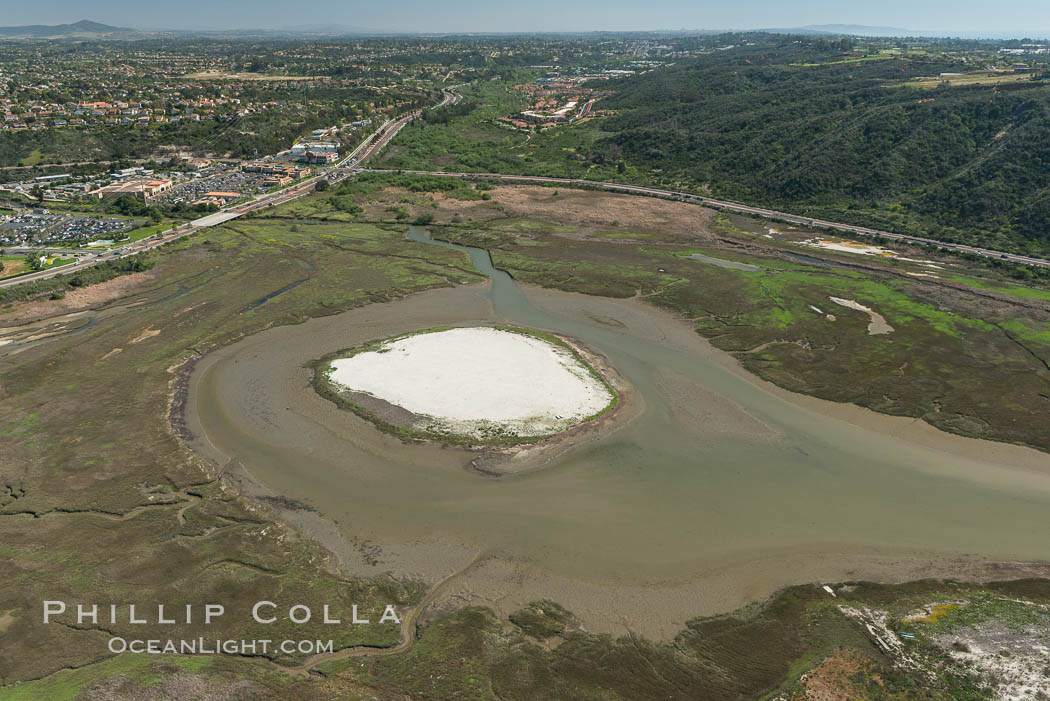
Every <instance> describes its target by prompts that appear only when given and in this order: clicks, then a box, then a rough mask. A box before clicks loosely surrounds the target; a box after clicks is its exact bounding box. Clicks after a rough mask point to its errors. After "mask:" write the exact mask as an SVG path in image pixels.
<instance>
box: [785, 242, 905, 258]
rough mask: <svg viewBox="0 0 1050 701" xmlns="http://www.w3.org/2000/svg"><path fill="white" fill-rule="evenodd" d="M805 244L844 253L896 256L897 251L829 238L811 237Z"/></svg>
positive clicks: (885, 256)
mask: <svg viewBox="0 0 1050 701" xmlns="http://www.w3.org/2000/svg"><path fill="white" fill-rule="evenodd" d="M802 244H803V245H805V246H811V247H812V248H823V249H825V250H828V251H841V252H843V253H857V254H860V255H862V256H883V257H884V258H896V257H897V252H896V251H892V250H890V249H888V248H883V247H882V246H873V245H871V244H866V243H857V242H855V241H831V240H828V239H810V240H809V241H803V242H802Z"/></svg>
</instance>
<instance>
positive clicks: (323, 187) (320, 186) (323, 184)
mask: <svg viewBox="0 0 1050 701" xmlns="http://www.w3.org/2000/svg"><path fill="white" fill-rule="evenodd" d="M331 188H332V184H331V183H329V182H328V181H327V180H323V179H322V180H318V181H317V184H316V185H314V192H326V191H328V190H330V189H331Z"/></svg>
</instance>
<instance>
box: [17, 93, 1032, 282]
mask: <svg viewBox="0 0 1050 701" xmlns="http://www.w3.org/2000/svg"><path fill="white" fill-rule="evenodd" d="M460 99H461V96H460V95H459V94H458V93H457V92H456V87H455V86H454V87H451V88H445V89H444V90H443V91H442V100H441V102H440V103H438V105H437V107H443V106H445V105H448V104H456V103H458V102H459V101H460ZM419 115H420V111H419V110H416V111H414V112H410V113H409V114H406V115H404V116H403V117H400V118H399V119H397V120H396V121H393V122H390V121H388V122H386V123H384V124H383V125H382V126H381V127H379V128H378V129H377V130H376V131H375V132H373V133H372V134H370V135H369V136H368V138H366V139H365V140H364V141H362V142H361V144H360V145H358V147H357V148H355V149H354V151H353V152H351V153H350V154H348V155H347V156H346V157H345V158H343V159H342V160H341V161H339V162H338V163H336V164H335V165H333V166H332V167H331V168H330V169H328V170H327V171H326V172H324V173H321V174H319V175H315V176H312V177H310V178H307V179H306V180H302V181H299V182H297V183H294V184H292V185H290V186H288V187H286V188H284V189H282V190H278V191H276V192H272V193H268V194H265V195H260V196H258V197H256V198H255V199H254V200H252V201H251V202H246V203H242V204H239V205H236V206H233V207H229V208H227V209H223V210H220V211H218V212H215V213H214V214H209V215H207V216H204V217H201V218H199V219H195V220H193V221H191V222H189V223H188V224H182V225H180V226H178V227H175V228H174V229H169V230H167V231H163V232H160V233H157V234H154V235H152V236H150V237H148V238H145V239H142V240H141V241H136V242H135V243H130V244H127V245H125V246H121V247H118V248H116V249H112V250H109V251H102V252H98V253H94V254H88V255H83V253H82V250H83V249H81V250H80V251H78V253H80V256H79V257H78V259H77V261H76V263H71V264H69V265H64V266H61V267H58V268H50V269H48V270H41V271H39V272H36V273H30V274H28V275H20V276H18V277H15V278H10V279H8V280H0V288H2V287H11V286H13V285H19V284H22V283H24V282H32V281H34V280H44V279H47V278H51V277H55V276H56V275H65V274H68V273H71V272H75V271H76V270H78V269H81V268H86V267H89V266H91V265H95V264H96V263H99V262H101V261H104V260H114V259H117V258H126V257H128V256H133V255H137V254H139V253H142V252H144V251H148V250H150V249H152V248H156V247H158V246H163V245H164V244H166V243H170V242H171V241H174V240H176V239H179V238H181V237H183V236H188V235H190V234H193V233H196V232H197V231H200V230H201V229H206V228H208V227H212V226H217V225H219V224H223V223H225V222H228V221H230V220H232V219H236V218H237V217H240V216H243V215H244V214H246V213H248V212H253V211H257V210H260V209H266V208H269V207H275V206H277V205H280V204H285V203H287V202H291V201H292V200H295V199H298V198H300V197H303V196H304V195H307V194H309V193H310V192H313V190H314V186H315V185H316V183H317V182H318V181H319V180H321V179H326V180H328V181H329V182H331V183H338V182H340V181H342V180H344V179H345V178H348V177H350V176H351V175H353V174H354V173H358V172H373V173H391V172H395V171H391V170H378V169H364V168H361V165H362V164H363V163H364V162H365V161H367V160H368V159H369V158H371V157H372V156H374V155H375V154H377V153H378V152H380V151H381V150H382V149H383V148H384V147H385V146H386V145H387V144H388V143H390V141H391V140H392V139H393V138H394V137H395V136H397V134H398V132H400V131H401V129H402V128H404V126H405V125H406V124H408V123H409V122H410V121H412V120H413V119H415V118H416V117H418V116H419ZM397 172H401V173H409V174H413V175H436V176H441V177H449V178H464V179H469V180H485V179H497V178H498V179H500V180H503V181H509V182H535V183H554V184H564V185H567V186H572V187H585V188H591V189H597V190H604V191H607V192H619V193H625V194H632V195H641V196H646V197H660V198H663V199H669V200H675V201H678V202H687V203H691V204H698V205H703V206H706V207H714V208H717V209H723V210H726V211H730V212H738V213H740V214H750V215H754V216H759V217H765V218H768V219H775V220H777V221H783V222H788V223H792V224H798V225H801V226H809V227H820V228H825V229H831V230H834V231H839V232H842V233H846V234H855V235H859V236H876V237H881V238H884V239H887V240H891V241H901V242H904V243H917V244H925V245H932V246H939V247H941V248H944V249H948V250H951V251H956V252H961V253H972V254H975V255H978V256H983V257H985V258H995V259H999V260H1005V261H1009V262H1012V263H1021V264H1024V265H1036V266H1041V267H1050V261H1048V260H1044V259H1042V258H1034V257H1031V256H1024V255H1019V254H1016V253H1006V252H1003V251H995V250H991V249H987V248H979V247H976V246H968V245H966V244H961V243H946V242H944V241H937V240H935V239H928V238H923V237H920V236H911V235H908V234H898V233H894V232H891V231H882V230H879V229H871V228H868V227H863V226H856V225H853V224H843V223H840V222H829V221H824V220H823V219H813V218H811V217H804V216H799V215H797V214H791V213H789V212H778V211H776V210H772V209H764V208H762V207H752V206H750V205H745V204H740V203H738V202H728V201H725V200H716V199H714V198H711V197H703V196H701V195H694V194H691V193H687V192H678V191H675V190H664V189H660V188H654V187H644V186H641V185H626V184H621V183H607V182H601V181H597V180H584V179H581V178H554V177H546V176H541V175H505V174H499V173H448V172H444V171H432V170H402V171H397ZM20 250H21V249H20ZM38 250H40V251H45V250H47V249H38ZM70 253H72V251H70Z"/></svg>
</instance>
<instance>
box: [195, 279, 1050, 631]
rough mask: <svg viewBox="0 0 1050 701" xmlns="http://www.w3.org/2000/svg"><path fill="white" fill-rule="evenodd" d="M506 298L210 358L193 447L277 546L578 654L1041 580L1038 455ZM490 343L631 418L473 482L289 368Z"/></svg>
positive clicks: (583, 309) (203, 367)
mask: <svg viewBox="0 0 1050 701" xmlns="http://www.w3.org/2000/svg"><path fill="white" fill-rule="evenodd" d="M504 278H505V276H504ZM504 278H500V277H497V278H496V279H495V280H494V282H493V283H488V284H484V285H470V286H461V287H458V288H455V289H441V290H434V291H431V292H426V293H422V294H418V295H414V296H411V297H408V298H406V299H403V300H400V301H397V302H393V303H389V304H377V305H369V306H366V307H363V308H360V309H355V310H352V311H349V312H345V313H342V314H337V315H333V316H328V317H322V318H317V319H312V320H310V321H307V322H305V323H303V324H300V325H297V326H288V327H278V328H273V329H269V330H266V331H263V332H261V333H259V334H256V335H254V336H251V337H248V338H246V339H244V340H242V341H239V342H237V343H235V344H233V345H231V346H228V347H226V348H223V349H221V350H218V351H216V352H214V353H213V354H210V355H209V356H206V357H205V358H204V359H203V360H202V361H201V362H200V363H199V364H198V365H197V367H196V369H195V371H194V375H193V378H192V381H191V393H190V401H189V403H188V409H187V411H188V416H187V420H188V425H189V428H190V430H191V431H192V432H193V434H194V436H195V438H194V439H193V447H194V448H195V449H196V450H198V451H199V452H200V453H201V454H202V455H205V456H206V457H208V458H209V459H211V460H212V461H214V462H215V463H216V464H219V465H222V464H227V463H229V462H230V461H231V460H232V461H235V462H234V463H233V464H235V465H238V466H241V467H243V468H244V471H245V472H246V473H247V474H248V475H250V477H251V479H252V480H254V481H256V482H258V483H259V485H257V488H258V489H265V490H267V491H269V492H270V493H274V494H279V495H282V496H287V497H290V498H292V499H296V500H299V501H302V502H305V503H306V504H309V505H311V506H312V507H314V508H315V509H317V513H316V514H313V513H301V514H300V515H299V516H298V517H297V518H298V520H297V521H296V525H298V526H299V527H300V528H301V529H303V530H304V531H306V532H307V533H310V534H312V535H314V536H315V537H317V538H318V539H319V540H321V541H322V542H324V543H325V544H326V545H327V546H328V547H329V548H330V549H331V550H332V551H333V552H335V553H336V556H337V558H338V559H339V561H340V564H341V565H342V566H343V567H344V568H346V569H347V570H349V571H351V572H353V573H355V574H380V573H387V572H388V573H391V574H393V575H395V576H399V577H409V578H419V579H422V580H424V581H427V582H428V583H435V582H437V581H439V580H441V579H443V578H445V577H446V576H448V575H450V574H451V573H454V572H457V571H462V574H461V575H460V576H458V577H457V578H456V580H455V586H450V587H448V588H447V591H446V596H448V597H454V600H455V601H457V602H462V601H464V600H466V601H471V600H473V601H477V602H485V603H487V604H488V605H491V606H495V607H496V608H497V609H501V610H513V608H515V607H516V606H518V605H520V604H521V603H523V602H526V601H531V600H535V599H538V598H551V599H554V600H556V601H559V602H560V603H563V604H564V605H565V606H566V607H568V608H570V609H571V610H573V611H574V613H576V614H577V615H578V616H579V617H580V619H581V620H582V621H583V622H584V624H585V625H586V626H587V627H588V628H590V629H591V630H598V631H609V632H618V633H622V632H623V630H624V628H623V626H624V625H627V626H629V627H630V628H631V630H634V631H636V632H639V633H642V634H644V635H647V636H651V637H654V638H666V637H669V636H671V635H673V634H675V633H676V632H677V631H678V630H680V626H681V624H682V623H683V622H684V621H686V620H688V619H689V618H691V617H693V616H696V615H700V614H711V613H717V612H721V611H727V610H730V609H732V608H735V607H736V606H739V605H741V604H743V603H746V602H747V601H751V600H754V599H756V598H761V597H764V596H766V595H768V594H770V593H771V592H773V591H775V590H776V589H778V588H780V587H782V586H785V585H789V584H793V583H799V582H806V581H820V580H843V579H860V578H866V579H877V580H882V581H903V580H906V579H914V578H916V577H924V576H954V577H967V576H973V577H975V578H987V577H994V576H1010V575H1013V576H1018V575H1023V574H1030V573H1038V572H1042V571H1043V570H1044V568H1043V566H1042V565H1041V564H1040V561H1044V560H1046V559H1047V558H1048V557H1050V546H1048V545H1047V543H1050V524H1048V523H1047V522H1046V519H1045V513H1046V509H1047V508H1048V507H1050V459H1048V458H1047V456H1046V455H1045V454H1043V453H1039V452H1037V451H1034V450H1029V449H1025V448H1020V447H1017V446H1011V445H1005V444H996V443H989V442H982V441H977V440H973V439H968V438H963V437H959V436H954V435H949V434H945V433H941V432H939V431H936V430H935V429H932V428H930V427H929V426H926V425H924V424H921V422H916V421H913V420H909V419H897V418H892V417H887V416H884V415H879V414H875V413H874V412H870V411H866V410H863V409H859V408H856V407H844V406H843V405H838V404H833V403H830V402H824V401H821V400H816V399H813V398H807V397H799V396H796V395H793V394H790V393H788V392H785V391H783V390H778V389H777V388H774V387H773V386H771V385H768V384H766V383H763V382H760V381H757V380H755V379H754V378H752V377H750V376H748V375H746V373H744V372H743V371H741V370H740V369H739V366H738V365H737V364H736V361H735V360H733V359H732V358H731V357H729V356H728V355H726V354H724V353H721V352H720V351H718V350H716V349H713V348H712V347H711V346H710V345H709V344H708V343H707V342H706V341H704V340H703V339H702V338H701V337H700V336H698V335H697V334H696V333H695V332H693V330H692V329H691V328H690V326H689V325H688V324H686V323H683V322H681V321H679V320H677V319H675V318H673V317H672V316H671V315H669V314H667V313H665V312H661V311H659V310H655V309H653V308H651V307H649V306H647V305H644V304H643V303H641V302H638V301H635V300H612V299H607V298H600V297H589V296H584V295H578V294H571V293H563V292H556V291H550V290H539V289H534V288H522V287H519V286H517V285H515V284H514V283H513V282H511V281H510V280H509V278H506V279H504ZM491 323H501V324H502V323H511V324H520V325H522V326H528V327H531V328H538V329H543V330H548V331H552V332H555V333H560V334H564V335H566V336H569V337H572V338H576V339H579V340H581V341H582V342H583V343H585V344H586V345H587V347H588V348H590V349H591V350H593V351H595V352H597V353H599V354H601V355H602V356H603V357H604V358H605V359H606V360H607V361H608V362H609V364H610V365H611V366H612V367H614V368H615V369H616V371H617V372H618V373H620V374H621V375H622V376H623V377H624V378H626V380H627V381H628V382H629V383H630V385H631V387H632V392H633V395H632V401H633V402H634V406H635V407H638V408H639V411H637V412H635V413H634V414H633V415H632V416H628V417H624V418H623V419H622V420H621V421H619V422H617V423H616V424H615V425H613V426H611V427H607V430H604V431H601V432H595V433H582V434H580V436H578V437H577V440H576V441H575V442H574V443H573V445H572V446H571V447H570V448H568V449H567V450H564V451H562V452H561V453H559V454H558V455H557V456H556V457H555V458H552V459H551V460H550V461H549V464H547V465H546V466H544V467H543V469H539V470H535V471H532V472H529V473H527V474H521V475H515V476H511V477H504V478H500V479H493V478H489V477H484V476H481V475H478V474H477V473H475V472H472V471H470V470H468V469H466V468H467V466H468V465H469V464H470V461H471V460H472V458H473V457H474V455H473V453H472V452H471V451H469V450H466V449H461V448H451V447H441V446H437V445H418V444H406V443H402V442H401V441H399V440H397V439H396V438H393V437H391V436H389V435H386V434H383V433H381V432H380V431H378V430H377V429H376V428H375V427H374V426H372V425H371V424H370V423H368V422H366V421H364V420H363V419H360V418H358V417H356V416H353V415H351V414H349V413H348V412H345V411H341V410H339V409H338V408H336V407H335V406H334V405H332V404H331V403H330V402H328V401H327V400H325V399H323V398H322V397H320V396H319V395H317V394H316V393H315V392H314V391H313V389H312V387H311V372H312V371H311V370H310V369H309V368H308V367H307V365H308V363H309V362H310V361H311V360H312V359H314V358H317V357H320V356H323V355H325V354H326V353H331V352H334V351H336V350H339V349H340V348H345V347H347V346H348V345H356V344H363V343H367V342H370V341H374V340H378V339H382V338H388V337H390V336H393V335H397V334H401V333H407V332H411V331H414V330H421V329H424V328H431V327H434V326H440V325H449V326H471V325H484V324H491ZM260 485H261V486H260ZM293 520H294V519H293ZM1002 562H1008V563H1012V564H1007V565H1002V564H1000V563H1002Z"/></svg>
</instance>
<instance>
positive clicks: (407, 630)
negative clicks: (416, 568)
mask: <svg viewBox="0 0 1050 701" xmlns="http://www.w3.org/2000/svg"><path fill="white" fill-rule="evenodd" d="M486 557H487V554H486V553H478V554H477V555H476V556H475V557H474V559H473V560H471V561H470V562H469V563H468V564H467V566H466V567H464V568H462V569H460V570H458V571H456V572H453V573H452V574H450V575H449V576H447V577H445V578H444V579H443V580H441V581H440V582H438V583H437V584H436V585H435V586H434V587H432V588H431V589H430V591H428V592H427V593H426V596H424V597H423V598H422V599H421V600H420V602H419V604H418V605H417V606H416V607H415V608H413V609H412V610H411V611H409V612H408V614H406V615H405V617H404V618H403V619H402V620H401V639H400V640H399V641H398V643H397V645H395V646H393V647H385V648H377V647H370V646H367V645H355V646H353V647H347V648H343V649H342V650H336V651H335V652H323V653H320V654H318V655H312V656H310V657H308V658H306V660H305V661H304V662H303V663H302V664H300V665H298V666H295V667H285V666H283V665H280V664H278V663H276V662H271V664H272V665H273V666H274V667H276V668H277V669H279V670H281V671H283V672H287V673H289V674H298V675H302V676H305V675H307V674H317V672H314V668H315V667H317V666H318V665H320V664H323V663H325V662H334V661H336V660H345V659H348V658H351V657H389V656H390V655H400V654H401V653H403V652H407V651H408V650H409V649H410V648H411V647H412V646H413V645H414V644H415V642H416V624H417V623H418V621H419V617H420V616H421V615H422V614H423V612H424V611H426V610H427V608H428V607H429V606H430V605H431V604H433V603H434V602H435V601H437V599H438V598H439V597H440V596H441V595H442V594H443V593H444V592H445V591H446V590H447V589H448V588H449V587H450V586H451V585H452V584H453V583H454V582H455V581H456V580H458V579H460V578H461V577H462V576H463V575H465V574H467V573H468V572H470V571H471V570H472V569H474V568H475V567H477V566H478V565H479V564H481V563H482V562H484V561H485V559H486Z"/></svg>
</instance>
